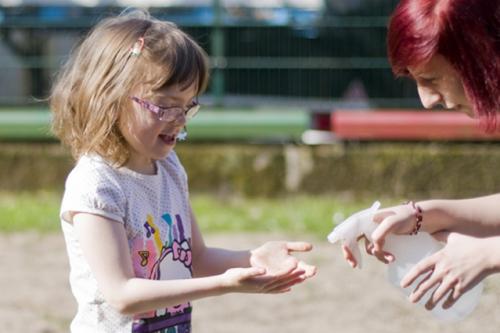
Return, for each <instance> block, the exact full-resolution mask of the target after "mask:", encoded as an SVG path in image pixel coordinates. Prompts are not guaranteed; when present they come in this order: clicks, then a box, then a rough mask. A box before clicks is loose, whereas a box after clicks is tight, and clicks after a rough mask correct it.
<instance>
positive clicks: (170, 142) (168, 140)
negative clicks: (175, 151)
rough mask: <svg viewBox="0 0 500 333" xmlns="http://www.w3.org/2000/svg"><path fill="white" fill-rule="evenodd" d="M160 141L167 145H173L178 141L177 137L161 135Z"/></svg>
mask: <svg viewBox="0 0 500 333" xmlns="http://www.w3.org/2000/svg"><path fill="white" fill-rule="evenodd" d="M160 140H161V141H163V142H164V143H166V144H167V145H173V144H175V142H176V141H177V135H176V134H175V135H169V134H160Z"/></svg>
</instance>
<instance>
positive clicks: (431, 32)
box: [387, 0, 500, 131]
mask: <svg viewBox="0 0 500 333" xmlns="http://www.w3.org/2000/svg"><path fill="white" fill-rule="evenodd" d="M387 48H388V55H389V61H390V63H391V66H392V69H393V71H394V73H395V74H396V75H398V76H401V75H409V73H408V67H410V66H418V65H421V64H425V63H426V62H428V61H429V60H430V59H431V58H432V57H433V56H434V55H435V54H440V55H442V56H444V57H445V58H446V60H447V61H448V62H450V64H451V65H452V66H453V67H454V68H455V70H456V71H457V72H458V74H459V75H460V77H461V78H462V83H463V85H464V89H465V92H466V94H467V97H468V99H469V101H470V102H471V104H472V107H473V109H474V112H475V113H476V114H477V115H478V116H479V117H480V119H481V120H482V124H483V125H485V126H484V127H485V128H486V129H487V130H490V131H491V130H494V129H495V128H497V125H498V121H497V116H498V113H499V112H500V1H498V0H402V1H401V2H400V3H399V5H398V6H397V7H396V9H395V11H394V13H393V15H392V17H391V20H390V23H389V30H388V40H387Z"/></svg>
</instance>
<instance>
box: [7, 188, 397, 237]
mask: <svg viewBox="0 0 500 333" xmlns="http://www.w3.org/2000/svg"><path fill="white" fill-rule="evenodd" d="M60 200H61V194H60V193H54V192H23V193H12V192H8V193H5V192H4V193H1V192H0V232H14V231H26V230H34V231H39V232H53V231H58V230H59V228H60V227H59V219H58V212H59V205H60ZM371 200H372V199H369V200H361V201H354V200H352V199H351V200H350V199H342V198H336V197H334V196H294V197H287V198H274V199H264V198H229V199H228V198H219V197H214V196H209V195H200V194H193V195H192V204H193V209H194V211H195V214H196V216H197V219H198V223H199V224H200V227H201V228H202V230H203V231H204V232H241V231H245V232H248V231H258V232H289V233H309V234H315V235H317V236H319V237H324V236H326V234H328V232H329V231H330V230H331V229H332V227H333V225H334V222H337V223H338V222H340V221H342V219H343V218H345V217H347V216H348V215H349V214H351V213H353V212H355V211H357V210H360V209H363V208H365V207H368V206H369V205H371V203H372V201H371ZM384 201H385V200H384ZM384 203H385V204H390V202H389V201H385V202H384ZM334 216H335V218H334Z"/></svg>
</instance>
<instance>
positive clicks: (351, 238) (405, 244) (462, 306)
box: [328, 201, 483, 321]
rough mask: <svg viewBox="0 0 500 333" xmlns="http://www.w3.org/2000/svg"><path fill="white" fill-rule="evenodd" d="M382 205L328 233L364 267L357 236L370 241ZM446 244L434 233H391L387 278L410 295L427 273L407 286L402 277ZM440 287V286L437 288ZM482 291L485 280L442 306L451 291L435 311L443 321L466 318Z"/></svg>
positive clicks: (329, 238)
mask: <svg viewBox="0 0 500 333" xmlns="http://www.w3.org/2000/svg"><path fill="white" fill-rule="evenodd" d="M379 207H380V202H378V201H376V202H375V203H374V204H373V205H372V206H371V207H370V208H368V209H365V210H363V211H360V212H358V213H356V214H353V215H352V216H350V217H349V218H348V219H346V220H345V221H344V222H342V223H341V224H340V225H338V226H337V227H336V228H335V229H334V230H333V231H332V232H331V233H330V235H328V240H329V241H330V242H331V243H336V242H338V241H342V242H343V243H344V244H345V245H346V246H348V247H349V248H350V249H351V252H352V254H353V255H354V257H355V258H356V260H357V262H358V267H360V268H361V262H362V261H361V254H360V251H359V248H358V244H357V239H358V237H359V236H362V235H365V236H366V237H367V238H368V239H369V240H370V241H371V238H370V236H371V234H372V232H373V231H374V230H375V228H376V227H377V224H375V223H374V222H372V220H373V216H374V215H375V213H376V212H377V210H378V208H379ZM443 245H444V244H442V243H440V242H438V241H437V240H436V239H434V238H433V237H432V236H431V235H429V234H428V233H425V232H420V233H419V234H418V235H411V236H409V235H408V236H407V235H388V236H387V237H386V239H385V245H384V250H385V251H387V252H390V253H392V254H393V255H394V257H395V261H394V262H392V263H390V264H389V265H388V269H387V278H388V280H389V282H390V283H391V284H392V285H394V286H395V287H396V288H398V289H400V290H401V291H402V292H403V293H404V294H405V295H407V296H409V295H410V293H411V292H412V291H413V290H414V289H415V287H416V286H417V285H418V283H419V282H420V281H421V280H422V279H423V278H425V276H426V275H425V274H423V275H421V276H420V277H419V278H417V279H416V280H415V281H414V282H413V284H412V285H411V286H409V287H407V288H401V287H400V282H401V280H402V279H403V277H404V276H405V275H406V274H407V273H408V272H409V271H410V269H411V268H412V267H413V266H415V264H417V263H418V262H419V261H420V260H422V259H424V258H426V257H428V256H430V255H431V254H433V253H435V252H437V251H439V250H440V249H441V248H442V247H443ZM435 288H437V286H436V287H435ZM435 288H433V289H431V290H429V291H428V292H427V293H426V294H425V295H424V296H423V297H422V298H421V300H420V302H419V304H420V305H424V304H425V303H426V302H427V300H428V299H429V297H430V295H432V292H433V291H434V290H435ZM482 291H483V283H482V282H481V283H478V284H477V285H476V286H475V287H474V288H473V289H471V290H469V291H467V292H466V293H465V294H463V295H462V296H461V297H460V298H459V299H458V301H457V302H455V304H453V306H452V307H451V308H449V309H446V310H445V309H443V308H442V306H441V305H442V303H443V302H444V300H445V299H446V298H447V297H448V294H447V295H445V296H444V297H443V299H442V300H441V301H440V302H439V303H438V304H437V305H436V306H435V307H434V309H433V310H432V314H433V315H434V316H436V317H437V318H438V319H440V320H443V321H457V320H460V319H464V318H465V317H467V316H468V315H469V314H470V313H471V312H472V311H473V310H474V309H475V308H476V306H477V304H478V303H479V298H480V297H481V294H482Z"/></svg>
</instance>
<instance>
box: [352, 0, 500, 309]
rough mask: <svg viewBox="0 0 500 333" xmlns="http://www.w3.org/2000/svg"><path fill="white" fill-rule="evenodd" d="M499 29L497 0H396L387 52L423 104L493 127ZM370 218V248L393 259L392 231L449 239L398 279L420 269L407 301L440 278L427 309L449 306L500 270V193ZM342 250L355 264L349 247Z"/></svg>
mask: <svg viewBox="0 0 500 333" xmlns="http://www.w3.org/2000/svg"><path fill="white" fill-rule="evenodd" d="M499 36H500V1H497V0H496V1H492V0H474V1H469V0H401V2H400V3H399V5H398V6H397V8H396V10H395V11H394V13H393V16H392V18H391V22H390V24H389V30H388V54H389V60H390V62H391V65H392V68H393V70H394V72H395V73H396V74H398V75H407V76H410V77H411V78H413V79H414V80H415V81H416V84H417V88H418V93H419V96H420V100H421V101H422V104H423V105H424V107H425V108H432V107H434V106H437V105H441V106H442V107H444V108H446V109H453V110H456V111H460V112H463V113H465V114H468V115H469V116H471V117H475V118H479V119H480V120H481V121H482V124H483V127H484V128H485V129H486V130H490V131H493V130H495V129H498V128H499V123H498V117H499V112H500V79H499V78H500V39H499ZM470 172H474V170H470ZM374 220H375V222H377V223H380V225H379V226H378V227H377V229H376V230H375V231H374V232H373V234H372V239H373V244H369V245H368V246H367V250H368V252H369V253H371V254H374V255H376V256H377V258H379V259H380V260H381V261H383V262H388V261H392V260H394V259H396V260H397V258H394V257H393V256H392V255H391V254H389V253H387V252H385V251H384V250H383V247H384V240H385V237H386V236H387V235H388V234H390V233H395V234H410V233H413V234H415V233H418V232H419V231H420V230H422V231H426V232H429V233H431V234H434V235H435V236H436V238H438V239H440V240H443V241H446V242H447V244H446V246H445V247H444V248H443V249H442V250H441V251H438V252H436V253H435V254H434V255H432V256H429V257H428V258H426V259H423V260H422V261H421V262H420V263H418V264H417V265H416V266H415V267H414V268H413V269H412V270H411V271H410V272H409V273H408V274H407V276H406V277H405V278H403V280H402V281H401V285H402V286H403V287H407V286H410V285H411V284H412V283H413V281H414V280H415V279H416V278H417V277H419V276H422V275H424V276H425V279H424V281H423V282H422V283H420V284H419V285H418V287H416V289H415V290H414V291H413V293H412V294H411V295H410V300H411V301H412V302H418V301H419V300H420V299H421V298H422V297H423V296H424V295H425V294H426V292H427V291H429V290H430V289H432V288H434V287H435V286H438V287H437V289H436V290H435V292H433V293H432V295H431V296H430V297H429V298H428V299H427V303H426V306H427V308H428V309H429V310H430V309H433V308H434V307H435V306H436V304H437V303H438V302H439V301H440V300H441V299H443V298H445V301H444V303H443V307H444V308H448V307H451V306H452V305H453V304H454V303H455V302H456V301H457V300H458V299H459V298H460V296H461V295H463V293H465V292H466V291H468V290H470V289H471V288H473V287H474V286H475V285H476V284H477V283H478V282H480V281H481V280H482V279H484V278H485V277H486V276H488V275H490V274H493V273H498V272H500V194H493V195H489V196H484V197H479V198H470V199H463V200H426V201H421V202H416V203H411V204H405V205H400V206H395V207H389V208H386V209H384V210H382V211H380V212H379V213H378V214H377V215H376V216H375V217H374ZM450 232H451V233H450ZM344 255H345V258H346V260H347V261H349V262H350V263H351V265H353V266H355V265H356V264H357V263H356V260H355V258H354V257H353V256H352V253H350V252H349V250H348V249H347V248H344Z"/></svg>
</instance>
